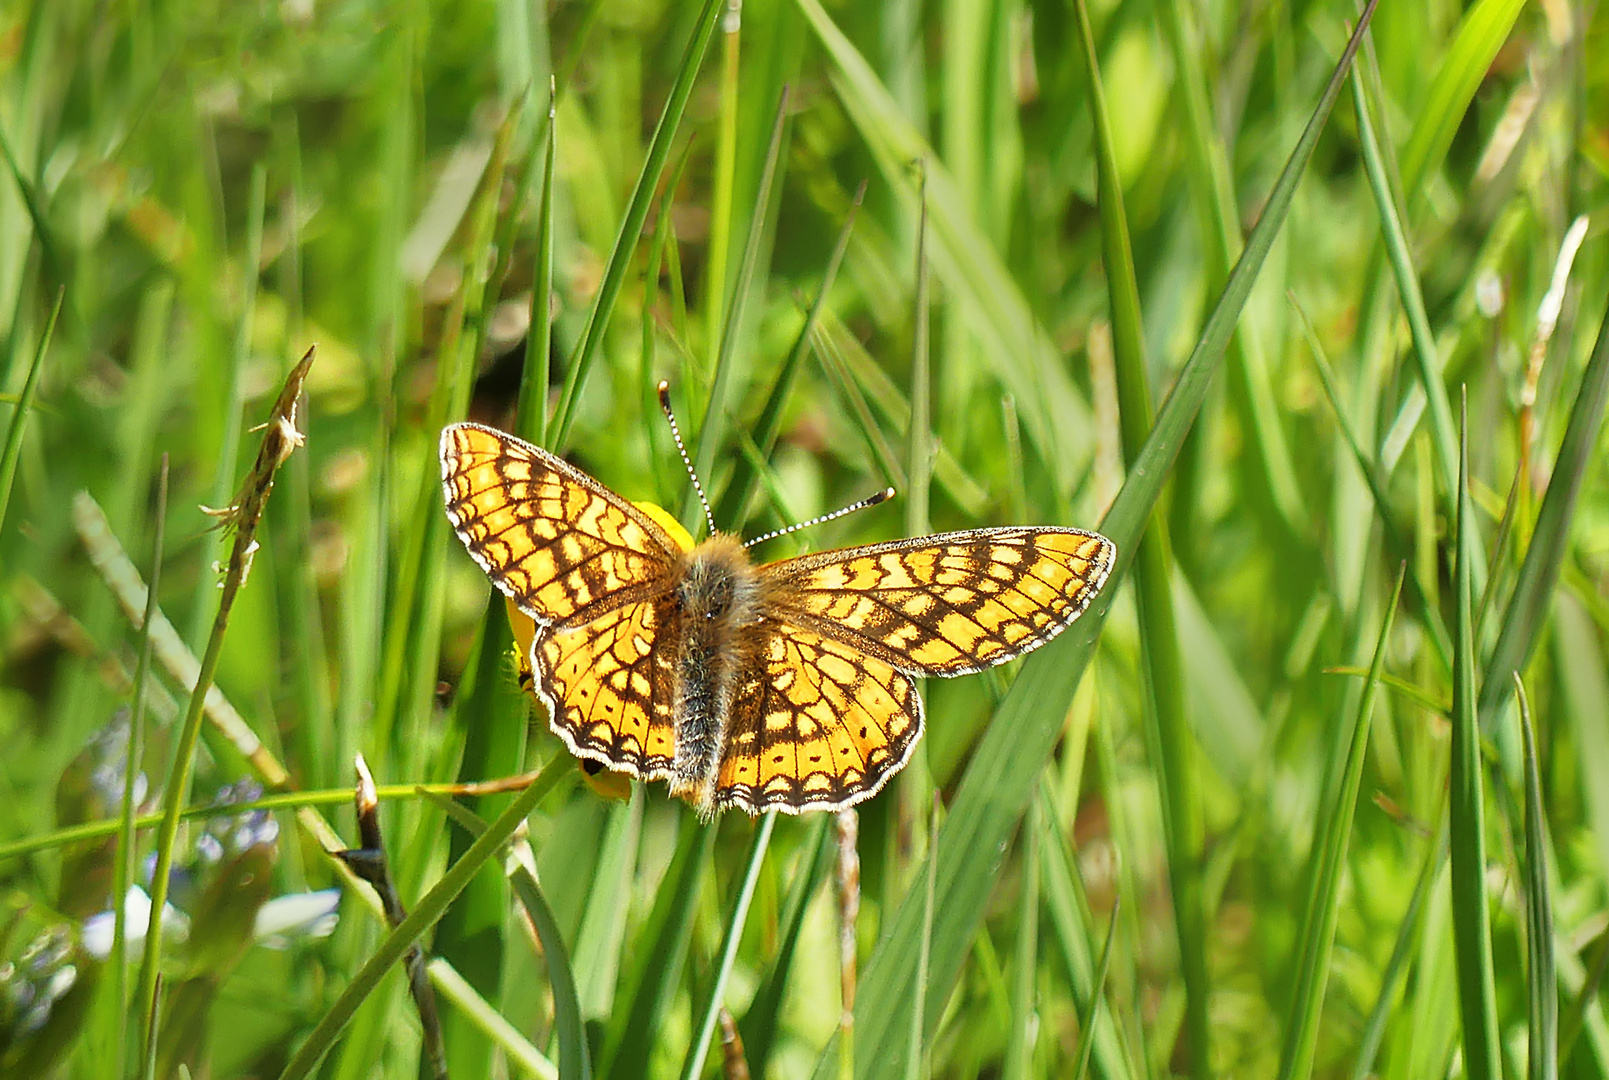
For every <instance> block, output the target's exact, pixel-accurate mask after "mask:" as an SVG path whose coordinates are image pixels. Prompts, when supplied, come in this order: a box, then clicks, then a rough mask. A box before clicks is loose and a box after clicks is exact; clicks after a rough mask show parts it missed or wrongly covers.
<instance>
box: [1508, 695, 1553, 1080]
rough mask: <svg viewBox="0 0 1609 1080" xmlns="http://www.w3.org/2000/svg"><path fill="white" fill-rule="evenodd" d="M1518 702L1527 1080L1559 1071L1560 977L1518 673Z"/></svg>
mask: <svg viewBox="0 0 1609 1080" xmlns="http://www.w3.org/2000/svg"><path fill="white" fill-rule="evenodd" d="M1514 697H1515V700H1517V701H1518V702H1519V706H1520V743H1521V746H1522V747H1523V749H1524V753H1525V757H1524V766H1525V922H1526V926H1525V941H1526V953H1527V960H1528V963H1527V964H1526V970H1527V976H1528V977H1527V979H1526V983H1527V985H1528V987H1529V989H1530V995H1529V998H1530V1000H1529V1003H1528V1004H1529V1008H1528V1010H1527V1019H1528V1024H1529V1029H1530V1039H1529V1040H1528V1041H1527V1045H1528V1048H1529V1049H1528V1055H1529V1056H1528V1060H1527V1066H1526V1073H1525V1074H1526V1076H1527V1078H1528V1080H1557V1077H1558V1075H1559V982H1558V974H1557V972H1556V971H1555V969H1554V965H1553V947H1554V946H1553V894H1552V890H1551V888H1550V886H1549V884H1548V858H1547V850H1548V839H1547V815H1546V811H1545V809H1544V808H1543V805H1542V778H1541V774H1540V771H1539V770H1538V768H1537V757H1536V732H1535V731H1534V730H1533V729H1532V727H1531V706H1530V703H1529V702H1528V701H1527V700H1526V698H1525V684H1524V683H1522V682H1521V681H1520V677H1519V676H1518V675H1516V676H1514Z"/></svg>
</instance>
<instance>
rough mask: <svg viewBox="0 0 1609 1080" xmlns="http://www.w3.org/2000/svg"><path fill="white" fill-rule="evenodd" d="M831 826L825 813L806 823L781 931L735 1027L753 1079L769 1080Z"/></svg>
mask: <svg viewBox="0 0 1609 1080" xmlns="http://www.w3.org/2000/svg"><path fill="white" fill-rule="evenodd" d="M830 825H831V818H830V816H829V815H827V814H817V815H816V817H815V820H814V821H813V822H812V824H811V836H810V839H808V840H806V841H805V843H804V844H803V846H802V849H801V854H800V856H799V866H798V869H797V870H796V871H795V872H794V875H793V882H792V884H791V885H790V886H789V887H788V898H787V901H786V902H785V903H784V904H783V907H782V918H781V920H780V926H781V932H780V933H779V934H778V937H777V948H776V952H775V954H774V956H773V957H772V959H771V961H770V963H769V965H768V967H767V969H766V972H765V975H764V977H763V978H762V979H761V981H760V986H759V989H757V990H756V991H755V992H754V997H753V999H752V1000H751V1001H750V1002H749V1009H748V1012H746V1013H745V1014H744V1015H743V1021H742V1023H741V1025H740V1028H741V1031H742V1034H743V1047H744V1050H745V1051H746V1054H747V1057H748V1062H749V1069H750V1071H751V1072H752V1073H753V1075H755V1076H762V1077H763V1076H769V1075H770V1073H769V1072H767V1071H766V1063H767V1062H768V1061H769V1060H770V1057H771V1054H772V1052H773V1046H774V1044H775V1041H776V1033H777V1027H778V1022H779V1020H780V1018H781V1012H782V1004H783V998H784V995H785V994H786V991H787V986H788V976H789V974H790V973H791V972H792V970H793V959H794V955H795V950H796V949H797V948H798V945H799V935H800V934H801V932H802V931H803V930H804V922H805V915H806V913H807V912H808V910H809V908H810V901H811V898H812V897H814V896H815V895H816V890H817V889H818V888H819V887H820V886H821V883H822V881H823V880H825V879H826V877H827V870H828V868H829V867H830V866H831V865H832V861H833V849H832V845H831V844H830V843H828V840H827V834H828V829H829V826H830Z"/></svg>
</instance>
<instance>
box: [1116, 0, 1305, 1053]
mask: <svg viewBox="0 0 1609 1080" xmlns="http://www.w3.org/2000/svg"><path fill="white" fill-rule="evenodd" d="M1194 6H1195V5H1192V4H1189V3H1187V2H1186V0H1166V2H1165V3H1164V4H1163V5H1162V7H1163V12H1162V21H1163V23H1164V25H1165V28H1166V33H1167V38H1168V42H1169V46H1170V48H1171V51H1172V56H1173V61H1174V65H1175V69H1176V71H1177V72H1178V75H1177V77H1176V79H1175V84H1174V85H1175V91H1176V92H1177V93H1178V94H1179V95H1180V97H1181V107H1182V109H1183V111H1184V123H1183V124H1182V125H1181V126H1182V127H1183V129H1184V136H1185V143H1186V147H1187V150H1188V153H1189V156H1190V165H1191V168H1190V177H1191V180H1192V183H1193V185H1194V186H1195V188H1196V200H1197V202H1198V203H1199V205H1200V206H1201V208H1202V209H1201V216H1202V217H1203V218H1204V219H1205V220H1204V222H1203V224H1202V229H1201V232H1202V239H1203V240H1204V241H1205V246H1206V248H1207V251H1208V255H1209V259H1210V264H1209V267H1208V271H1209V272H1208V288H1209V289H1216V288H1221V287H1222V285H1223V283H1224V282H1225V281H1226V280H1227V279H1228V275H1229V272H1230V270H1231V269H1232V268H1233V266H1234V262H1235V259H1236V257H1237V256H1238V255H1239V254H1240V204H1239V200H1238V199H1237V198H1236V195H1235V190H1234V181H1233V179H1232V174H1231V171H1230V166H1229V155H1228V151H1227V149H1226V148H1225V146H1224V144H1223V139H1222V138H1221V137H1220V136H1219V135H1218V130H1217V124H1216V121H1215V120H1214V118H1213V116H1212V95H1211V93H1210V91H1209V88H1208V86H1207V78H1206V73H1205V72H1204V71H1203V68H1202V56H1203V52H1204V50H1203V49H1202V47H1201V34H1200V32H1199V30H1198V29H1197V28H1196V26H1195V18H1194V16H1193V14H1192V9H1193V7H1194ZM1097 122H1099V121H1097ZM1227 353H1228V360H1229V364H1228V366H1229V369H1230V373H1231V376H1232V377H1233V380H1234V389H1235V395H1236V397H1238V398H1239V399H1240V401H1241V402H1242V403H1243V408H1244V410H1245V413H1246V417H1245V419H1246V421H1247V427H1249V428H1250V429H1251V434H1252V441H1253V442H1254V443H1255V445H1256V448H1257V457H1258V459H1259V461H1260V462H1261V465H1262V477H1261V480H1262V483H1263V485H1264V487H1265V488H1266V491H1267V496H1268V499H1269V501H1270V502H1271V503H1272V504H1273V508H1274V510H1275V512H1276V513H1277V514H1278V515H1279V518H1280V520H1282V521H1283V522H1284V523H1285V524H1286V525H1287V526H1288V527H1289V528H1290V529H1291V530H1292V532H1294V533H1300V532H1302V531H1303V528H1304V526H1305V524H1306V517H1307V514H1306V510H1305V507H1304V504H1303V502H1302V497H1301V486H1300V485H1299V484H1298V483H1297V480H1296V466H1295V464H1294V462H1293V461H1292V458H1291V454H1290V448H1289V446H1288V445H1287V443H1286V441H1285V429H1284V428H1283V427H1282V426H1281V425H1280V409H1279V405H1278V402H1277V400H1276V399H1275V397H1274V388H1273V382H1272V379H1271V378H1270V376H1269V373H1268V360H1267V357H1266V356H1265V355H1264V353H1263V349H1262V345H1261V343H1260V342H1259V340H1258V339H1257V338H1256V337H1255V336H1254V335H1253V334H1252V333H1251V332H1250V331H1249V330H1245V331H1241V332H1239V333H1237V334H1236V335H1235V336H1234V337H1233V338H1232V339H1231V341H1230V343H1229V345H1228V349H1227ZM1190 497H1193V493H1190V492H1181V501H1180V502H1179V503H1178V504H1177V505H1176V510H1175V513H1177V512H1178V508H1180V507H1183V506H1184V505H1185V502H1184V500H1185V499H1188V498H1190ZM1181 524H1182V522H1181ZM1190 1022H1191V1025H1192V1027H1194V1026H1195V1025H1196V1024H1199V1023H1200V1022H1201V1021H1200V1019H1199V1018H1196V1017H1192V1019H1191V1021H1190ZM1197 1034H1199V1033H1197ZM1197 1066H1198V1068H1197V1070H1196V1071H1197V1075H1201V1072H1200V1068H1199V1066H1200V1059H1199V1057H1198V1060H1197Z"/></svg>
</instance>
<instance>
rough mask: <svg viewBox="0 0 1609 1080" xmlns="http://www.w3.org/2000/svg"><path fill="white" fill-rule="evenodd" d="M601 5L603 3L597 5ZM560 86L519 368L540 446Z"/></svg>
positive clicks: (523, 430)
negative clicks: (533, 276)
mask: <svg viewBox="0 0 1609 1080" xmlns="http://www.w3.org/2000/svg"><path fill="white" fill-rule="evenodd" d="M595 6H601V5H595ZM558 105H559V102H558V90H557V83H554V84H552V85H551V86H550V88H549V97H548V122H547V132H546V135H547V137H546V138H545V139H543V140H542V147H543V150H542V195H541V200H540V202H539V203H538V208H537V214H536V260H535V262H536V273H535V280H534V281H532V282H531V318H530V329H529V330H528V331H527V332H526V335H525V365H524V367H523V368H522V369H521V372H520V397H519V408H518V412H516V414H515V415H516V417H517V418H518V419H517V421H516V423H517V431H518V433H519V434H520V435H521V436H522V437H524V438H526V439H529V440H530V441H531V442H532V443H534V444H536V445H537V446H542V445H544V443H545V441H546V439H547V422H548V409H547V396H548V382H549V380H550V378H551V375H550V365H551V363H552V350H553V301H552V294H553V165H554V159H555V157H556V156H557V152H558Z"/></svg>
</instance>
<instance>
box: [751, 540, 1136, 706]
mask: <svg viewBox="0 0 1609 1080" xmlns="http://www.w3.org/2000/svg"><path fill="white" fill-rule="evenodd" d="M1115 559H1116V548H1115V547H1113V545H1112V542H1111V541H1110V540H1108V539H1106V537H1104V536H1101V535H1100V534H1098V533H1092V532H1086V531H1085V530H1083V529H1069V528H1055V527H1044V528H1033V527H1027V526H1015V527H1008V528H996V529H971V530H967V531H965V532H953V533H941V534H939V535H937V536H917V537H912V538H911V539H909V540H895V541H891V542H889V543H883V544H872V545H869V546H866V547H857V548H842V549H839V550H837V551H823V552H819V553H817V554H814V555H801V556H799V557H798V558H793V559H784V560H782V561H780V562H774V563H768V564H766V565H765V566H764V567H762V568H761V572H762V573H763V574H764V576H765V578H766V580H767V582H768V584H769V585H770V587H771V589H772V590H773V592H774V594H775V595H776V596H777V598H778V599H777V605H778V607H779V608H780V609H781V610H780V614H781V616H782V618H783V619H785V620H786V621H788V622H790V623H793V624H795V625H799V626H804V627H808V628H810V629H812V630H816V631H818V632H820V633H821V634H822V635H824V636H826V637H831V638H835V639H837V640H839V641H842V642H844V643H845V644H847V645H849V646H852V647H853V648H856V649H859V650H862V651H864V652H867V653H870V654H871V655H873V656H876V657H878V658H880V659H882V660H883V661H885V662H886V663H888V664H890V665H892V666H894V667H897V668H899V669H900V670H902V671H906V672H909V673H911V674H913V675H942V676H951V675H967V674H971V673H972V672H976V671H982V670H983V669H984V668H987V667H993V666H994V665H995V664H1001V663H1004V662H1006V661H1007V660H1012V659H1015V658H1016V657H1019V656H1021V655H1022V654H1023V653H1026V652H1028V651H1030V650H1032V649H1036V648H1038V647H1039V646H1040V645H1043V644H1044V643H1045V642H1047V641H1049V640H1050V639H1051V638H1053V637H1055V636H1056V635H1057V634H1058V633H1060V632H1061V631H1062V630H1064V629H1066V628H1067V627H1068V626H1069V625H1071V624H1072V622H1073V621H1074V620H1075V619H1077V618H1078V617H1079V615H1081V614H1083V612H1084V609H1085V608H1087V607H1088V606H1089V604H1090V602H1091V601H1092V600H1093V599H1094V598H1095V596H1096V594H1097V593H1099V592H1100V590H1101V586H1102V585H1104V584H1105V582H1106V576H1107V574H1108V573H1109V572H1110V571H1111V569H1112V564H1113V562H1114V561H1115Z"/></svg>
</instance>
